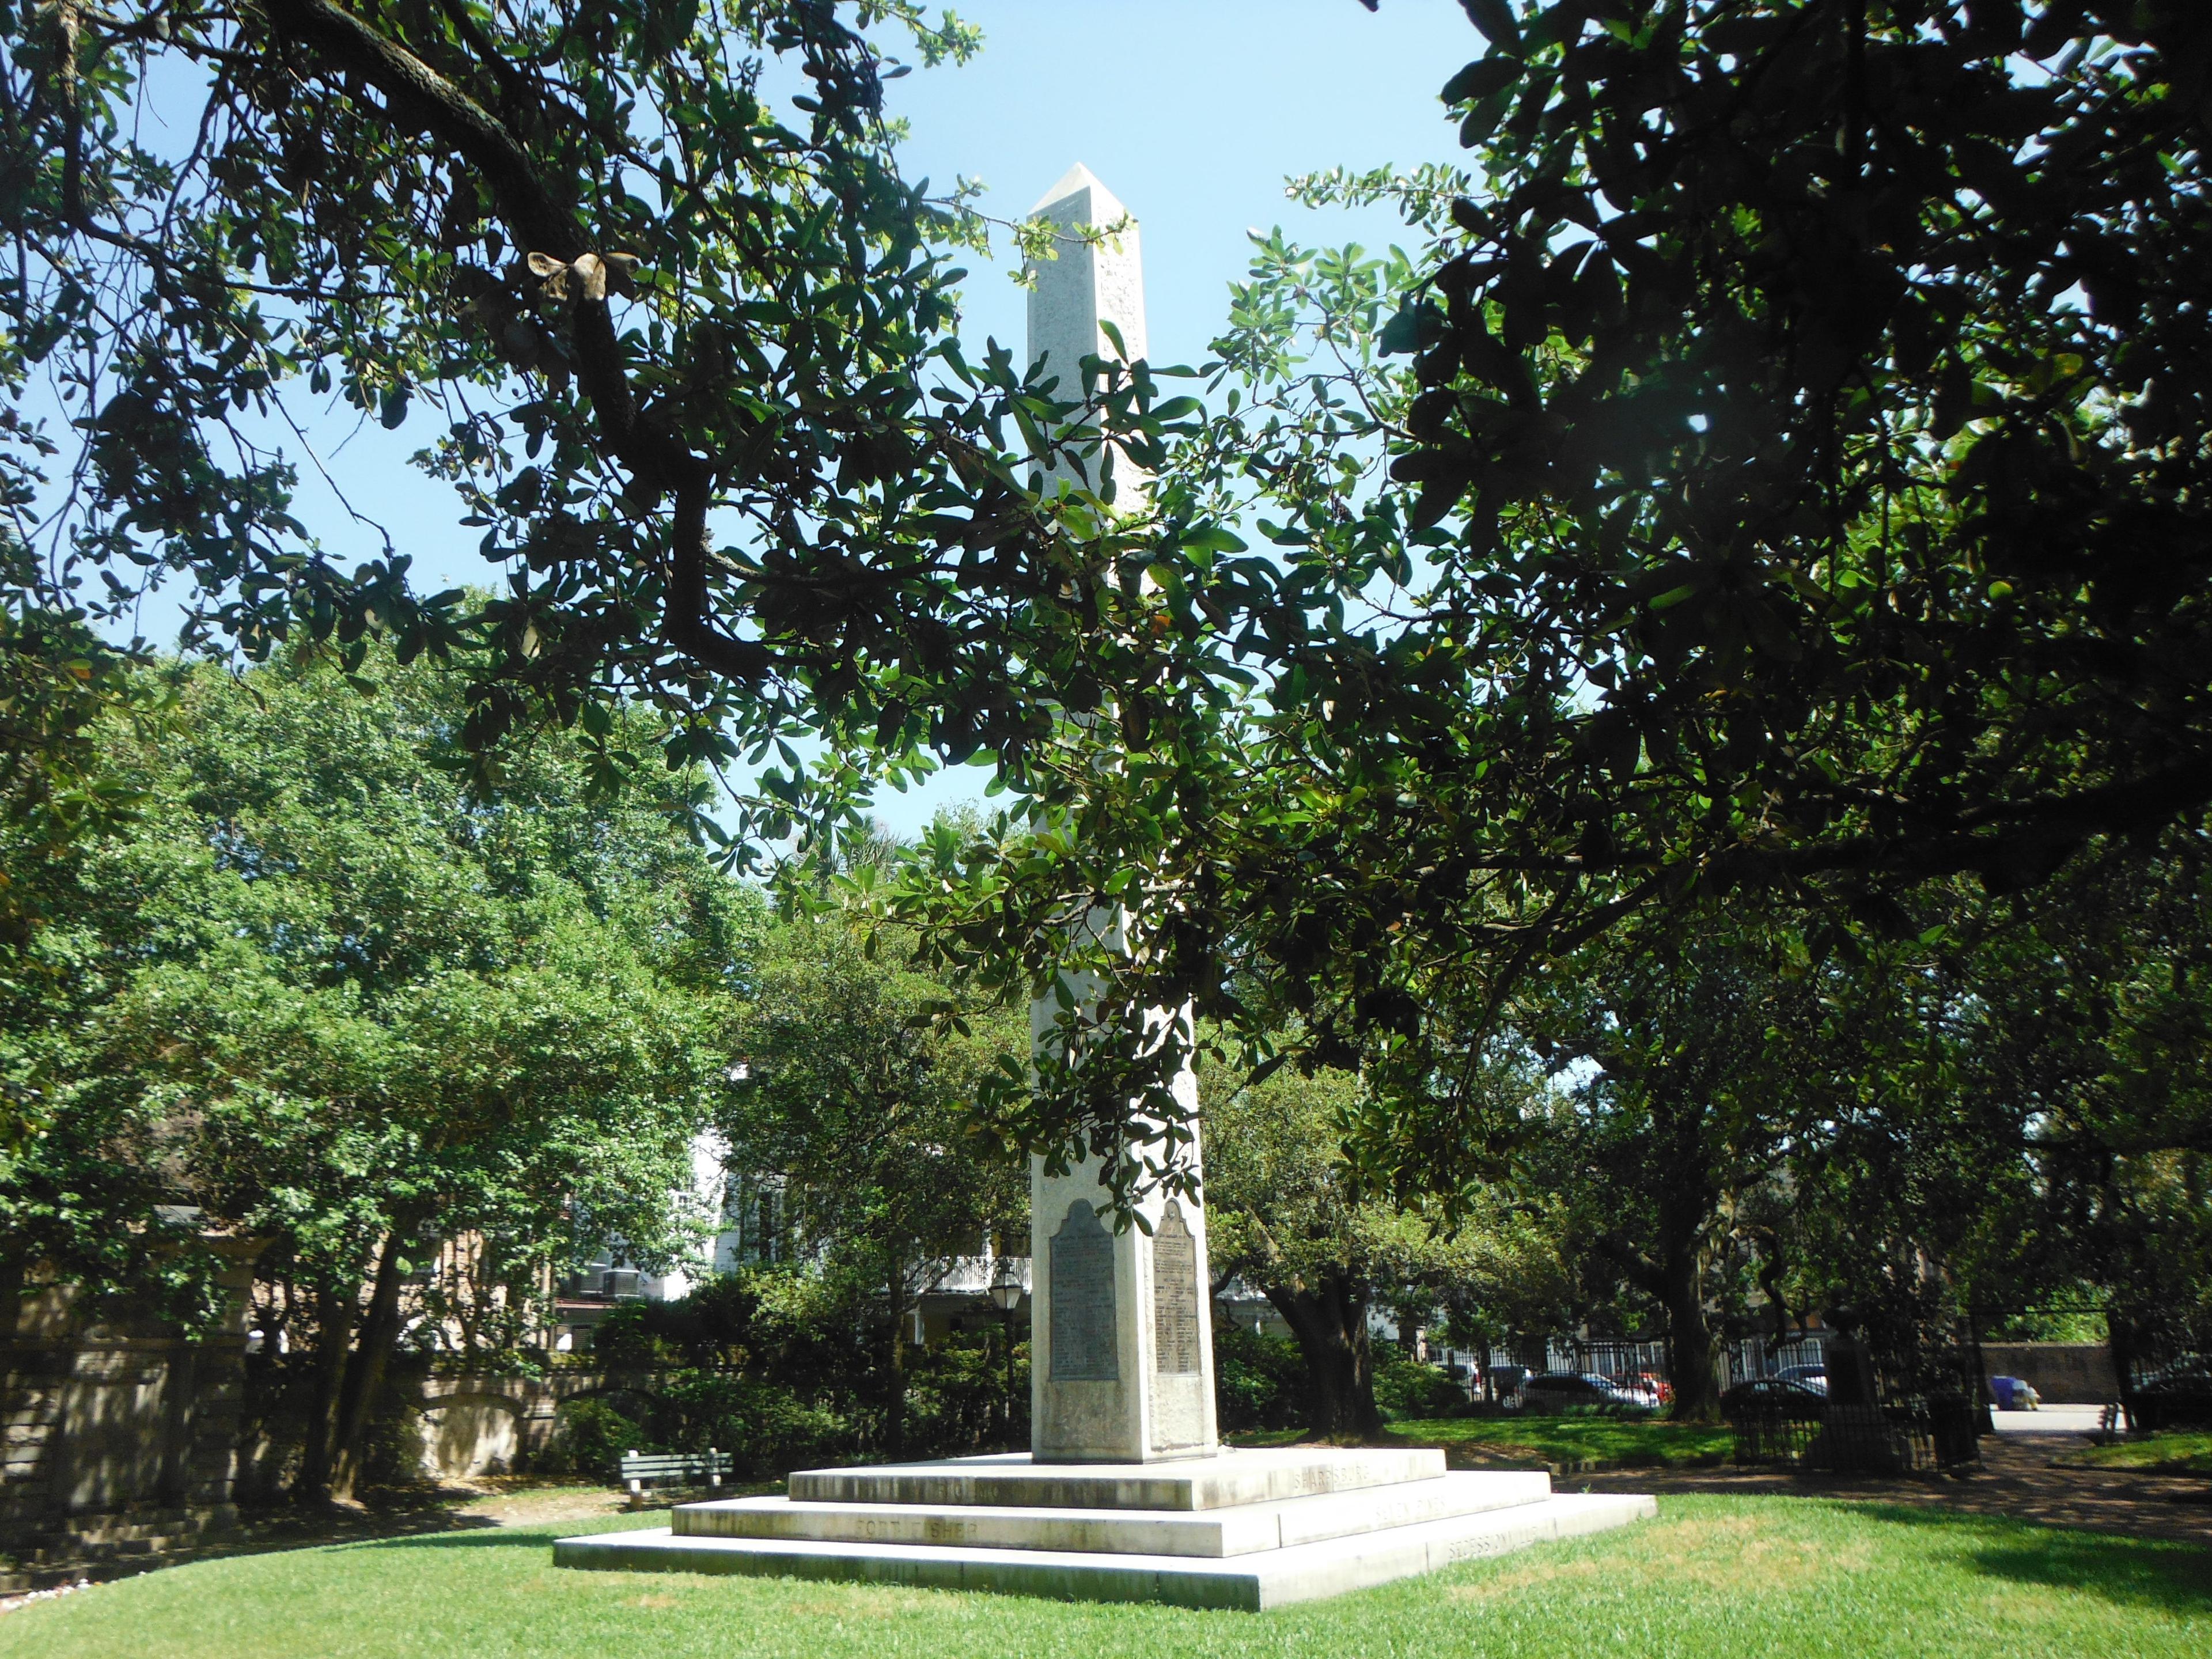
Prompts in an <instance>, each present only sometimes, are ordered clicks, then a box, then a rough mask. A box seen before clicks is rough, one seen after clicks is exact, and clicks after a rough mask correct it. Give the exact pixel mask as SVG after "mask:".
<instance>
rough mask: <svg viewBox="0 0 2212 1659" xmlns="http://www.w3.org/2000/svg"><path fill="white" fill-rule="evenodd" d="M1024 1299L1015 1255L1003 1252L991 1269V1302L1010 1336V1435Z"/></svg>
mask: <svg viewBox="0 0 2212 1659" xmlns="http://www.w3.org/2000/svg"><path fill="white" fill-rule="evenodd" d="M1021 1299H1022V1273H1021V1269H1020V1268H1019V1267H1016V1266H1015V1265H1014V1258H1013V1257H1012V1256H1010V1255H1002V1256H1000V1258H999V1264H998V1266H997V1267H994V1269H992V1272H991V1301H992V1303H993V1304H994V1305H995V1306H996V1307H997V1308H998V1310H999V1317H1000V1321H1001V1322H1003V1323H1004V1324H1005V1327H1006V1438H1007V1439H1008V1440H1009V1441H1012V1438H1013V1434H1014V1310H1015V1308H1016V1307H1018V1305H1019V1304H1020V1303H1021Z"/></svg>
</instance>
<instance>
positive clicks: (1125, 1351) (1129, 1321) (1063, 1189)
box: [1029, 164, 1220, 1463]
mask: <svg viewBox="0 0 2212 1659" xmlns="http://www.w3.org/2000/svg"><path fill="white" fill-rule="evenodd" d="M1031 213H1032V216H1034V217H1037V218H1042V219H1045V220H1048V221H1050V222H1052V223H1054V224H1055V225H1060V226H1066V227H1075V226H1082V225H1095V226H1097V227H1099V228H1107V227H1111V226H1114V225H1116V224H1121V226H1122V228H1121V230H1120V231H1119V233H1118V234H1116V235H1115V237H1114V239H1113V240H1111V241H1109V242H1104V243H1101V244H1098V245H1096V246H1093V245H1090V244H1086V243H1085V241H1083V240H1081V239H1080V238H1078V237H1062V238H1060V240H1059V242H1058V250H1059V255H1060V257H1059V258H1056V259H1048V260H1043V261H1040V262H1039V263H1038V264H1036V266H1035V268H1034V269H1035V271H1036V283H1035V286H1034V287H1032V288H1031V289H1030V301H1029V336H1030V337H1029V354H1030V361H1031V362H1035V361H1036V359H1038V358H1040V357H1042V358H1043V359H1044V362H1045V368H1046V372H1047V374H1048V375H1051V374H1058V375H1059V377H1060V387H1059V389H1058V391H1057V392H1055V393H1054V396H1055V397H1056V398H1059V399H1060V400H1061V401H1063V402H1072V401H1073V400H1074V399H1075V398H1077V396H1078V395H1079V393H1080V392H1082V391H1083V390H1084V389H1085V388H1084V387H1083V386H1081V384H1080V380H1081V372H1080V364H1081V360H1082V358H1083V357H1084V356H1086V355H1096V356H1100V357H1105V358H1111V357H1112V356H1115V350H1114V347H1113V344H1112V343H1111V342H1110V341H1109V339H1108V338H1107V337H1106V334H1105V331H1104V330H1103V329H1102V328H1101V327H1100V326H1099V325H1100V324H1101V322H1110V323H1112V324H1113V325H1114V326H1115V328H1116V329H1117V330H1118V331H1120V333H1121V341H1122V343H1123V344H1124V345H1126V346H1127V348H1128V352H1129V356H1130V357H1131V358H1132V359H1134V358H1137V357H1141V356H1144V355H1145V351H1146V342H1145V287H1144V271H1143V267H1142V265H1141V264H1140V263H1139V256H1138V243H1137V228H1136V223H1135V222H1134V221H1133V220H1127V222H1126V223H1123V221H1124V220H1126V219H1127V214H1126V210H1124V209H1123V208H1122V206H1121V203H1119V202H1118V201H1116V200H1115V198H1114V197H1113V195H1112V194H1111V193H1110V192H1109V191H1108V190H1107V189H1106V187H1105V186H1104V185H1101V184H1100V183H1099V182H1098V181H1097V179H1094V178H1092V177H1091V173H1090V171H1089V169H1087V168H1085V167H1083V166H1082V165H1080V164H1078V165H1077V166H1075V167H1072V168H1070V169H1069V171H1068V173H1067V175H1066V177H1065V178H1063V179H1061V180H1060V182H1059V183H1058V184H1057V185H1054V186H1053V188H1052V189H1051V190H1050V191H1047V192H1046V194H1045V197H1044V199H1043V200H1042V201H1041V202H1039V203H1038V204H1037V205H1036V207H1035V208H1034V209H1033V210H1031ZM1055 471H1056V473H1057V474H1058V476H1060V477H1072V476H1073V475H1072V474H1071V473H1069V472H1068V471H1066V470H1063V469H1055ZM1085 482H1087V483H1091V485H1093V486H1095V485H1096V484H1097V477H1096V474H1095V468H1094V470H1093V476H1092V477H1091V478H1089V479H1087V480H1085ZM1116 482H1117V483H1119V485H1120V486H1121V489H1120V492H1119V500H1118V501H1117V503H1116V504H1117V506H1120V507H1123V508H1125V509H1126V508H1127V507H1129V506H1131V505H1132V504H1133V501H1132V495H1133V493H1134V492H1136V491H1137V490H1139V489H1141V483H1142V481H1141V480H1139V479H1133V478H1117V481H1116ZM1088 925H1090V926H1092V927H1099V928H1102V929H1103V928H1110V929H1111V931H1112V933H1114V935H1115V936H1116V937H1117V938H1118V937H1119V936H1120V935H1121V933H1122V927H1121V921H1120V920H1119V919H1118V918H1108V917H1105V916H1103V915H1099V916H1093V917H1092V918H1091V919H1090V922H1089V924H1088ZM1141 925H1142V924H1141V919H1137V927H1138V928H1139V932H1141ZM1075 988H1076V989H1077V990H1078V993H1079V994H1078V997H1077V1005H1078V1007H1079V1009H1080V1008H1084V1007H1088V1006H1092V1003H1091V999H1090V998H1089V996H1088V995H1087V994H1085V993H1086V992H1087V991H1088V990H1089V988H1090V987H1080V986H1079V987H1075ZM1058 1012H1059V1005H1058V1003H1057V1002H1055V1001H1052V1000H1046V1001H1042V1002H1040V1003H1038V1004H1037V1005H1036V1007H1034V1008H1033V1009H1032V1010H1031V1014H1030V1023H1031V1027H1032V1031H1033V1035H1034V1036H1035V1037H1036V1040H1037V1041H1039V1042H1042V1041H1043V1040H1044V1038H1045V1037H1046V1036H1047V1034H1048V1033H1049V1032H1050V1031H1051V1030H1052V1026H1053V1022H1054V1018H1055V1017H1056V1015H1057V1014H1058ZM1158 1017H1159V1016H1157V1015H1156V1016H1155V1018H1158ZM1174 1088H1175V1093H1176V1098H1177V1099H1178V1100H1179V1101H1181V1102H1182V1104H1183V1106H1184V1107H1185V1108H1186V1109H1187V1110H1188V1111H1189V1112H1190V1113H1192V1114H1195V1113H1196V1112H1197V1109H1198V1079H1197V1078H1196V1077H1195V1076H1194V1074H1193V1073H1192V1072H1191V1070H1190V1068H1189V1066H1188V1064H1186V1065H1185V1066H1184V1067H1183V1070H1182V1073H1181V1074H1180V1075H1179V1076H1178V1077H1177V1078H1176V1080H1175V1085H1174ZM1189 1155H1190V1160H1191V1165H1192V1168H1193V1170H1194V1171H1195V1170H1196V1167H1197V1158H1198V1143H1197V1138H1196V1129H1195V1122H1194V1124H1193V1136H1192V1141H1191V1146H1190V1154H1189ZM1101 1170H1102V1165H1101V1164H1100V1163H1099V1161H1098V1160H1097V1159H1096V1158H1087V1159H1085V1161H1084V1162H1082V1163H1080V1164H1076V1165H1075V1166H1073V1168H1071V1169H1070V1170H1068V1172H1067V1173H1066V1175H1064V1176H1052V1175H1048V1174H1047V1173H1046V1172H1045V1167H1044V1160H1043V1159H1042V1158H1036V1159H1034V1160H1032V1162H1031V1164H1030V1252H1031V1275H1030V1310H1031V1324H1030V1403H1031V1407H1032V1415H1031V1421H1032V1423H1033V1425H1034V1428H1033V1430H1032V1435H1031V1440H1030V1447H1031V1450H1032V1452H1033V1453H1034V1455H1035V1456H1036V1460H1037V1461H1038V1462H1111V1463H1146V1462H1155V1461H1158V1460H1160V1459H1164V1458H1180V1457H1210V1456H1212V1455H1214V1454H1215V1453H1217V1452H1218V1450H1219V1449H1220V1447H1219V1443H1218V1439H1217V1437H1216V1435H1215V1431H1214V1413H1213V1321H1212V1302H1213V1298H1212V1294H1211V1289H1212V1282H1211V1280H1210V1279H1209V1278H1208V1272H1209V1269H1208V1267H1207V1263H1206V1215H1205V1212H1204V1211H1203V1210H1202V1209H1200V1207H1199V1206H1197V1205H1195V1204H1194V1203H1192V1202H1190V1201H1189V1200H1176V1199H1170V1198H1164V1197H1162V1196H1161V1195H1159V1194H1153V1195H1152V1196H1151V1197H1149V1198H1147V1199H1146V1200H1143V1201H1142V1203H1141V1204H1140V1205H1139V1209H1140V1211H1141V1212H1142V1214H1143V1216H1144V1218H1145V1220H1146V1223H1147V1224H1148V1225H1149V1227H1150V1230H1151V1231H1150V1232H1149V1233H1147V1232H1146V1231H1145V1230H1144V1229H1143V1228H1139V1227H1136V1226H1133V1225H1127V1224H1126V1223H1125V1224H1124V1225H1121V1227H1120V1228H1118V1229H1117V1228H1116V1226H1115V1212H1114V1206H1113V1196H1112V1194H1110V1193H1109V1191H1108V1190H1107V1188H1106V1187H1105V1185H1104V1184H1103V1182H1102V1181H1101V1179H1100V1175H1101Z"/></svg>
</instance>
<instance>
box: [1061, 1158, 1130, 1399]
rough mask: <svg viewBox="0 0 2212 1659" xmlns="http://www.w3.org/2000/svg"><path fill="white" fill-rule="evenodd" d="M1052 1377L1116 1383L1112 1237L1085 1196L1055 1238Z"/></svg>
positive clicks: (1071, 1207)
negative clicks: (1100, 1223) (1085, 1199)
mask: <svg viewBox="0 0 2212 1659" xmlns="http://www.w3.org/2000/svg"><path fill="white" fill-rule="evenodd" d="M1048 1295H1049V1296H1050V1297H1051V1298H1052V1380H1053V1381H1054V1382H1055V1383H1115V1382H1119V1381H1120V1380H1121V1358H1120V1355H1119V1353H1118V1352H1117V1349H1118V1346H1119V1345H1118V1344H1117V1343H1116V1341H1115V1329H1114V1236H1113V1234H1111V1233H1109V1232H1108V1231H1106V1229H1105V1228H1104V1227H1103V1226H1101V1225H1099V1221H1098V1216H1097V1212H1095V1211H1093V1210H1092V1209H1091V1206H1090V1205H1089V1204H1088V1203H1086V1202H1085V1201H1084V1200H1082V1199H1077V1200H1075V1202H1074V1203H1073V1204H1071V1205H1069V1206H1067V1218H1066V1220H1065V1221H1063V1222H1062V1223H1061V1224H1060V1231H1058V1232H1056V1233H1054V1235H1053V1236H1052V1278H1051V1281H1050V1287H1049V1290H1048Z"/></svg>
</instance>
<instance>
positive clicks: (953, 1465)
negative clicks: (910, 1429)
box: [787, 1446, 1444, 1510]
mask: <svg viewBox="0 0 2212 1659" xmlns="http://www.w3.org/2000/svg"><path fill="white" fill-rule="evenodd" d="M1443 1473H1444V1455H1443V1452H1441V1451H1439V1450H1437V1449H1434V1448H1432V1447H1395V1446H1394V1447H1347V1448H1338V1447H1333V1446H1284V1447H1277V1448H1269V1449H1250V1450H1235V1451H1224V1452H1222V1453H1221V1454H1220V1455H1218V1456H1214V1457H1194V1458H1190V1459H1188V1460H1186V1461H1184V1462H1163V1463H1035V1462H1031V1460H1030V1455H1029V1454H1028V1453H1026V1452H1007V1453H1002V1454H1000V1455H995V1456H987V1457H955V1458H947V1459H945V1460H944V1461H942V1462H933V1463H884V1464H878V1465H875V1466H873V1467H871V1468H842V1469H801V1470H799V1471H798V1472H797V1473H796V1474H793V1476H792V1477H791V1480H790V1482H789V1486H788V1488H787V1490H788V1491H789V1492H790V1494H791V1496H792V1498H793V1499H794V1500H795V1501H798V1502H801V1503H810V1504H927V1505H944V1504H963V1505H965V1504H980V1505H982V1506H985V1507H987V1508H994V1509H1050V1510H1221V1509H1231V1508H1234V1507H1236V1506H1237V1505H1239V1504H1272V1503H1279V1502H1281V1501H1282V1500H1284V1499H1285V1498H1312V1497H1316V1496H1318V1495H1319V1494H1321V1493H1323V1492H1354V1491H1358V1490H1359V1489H1360V1488H1362V1487H1366V1486H1401V1485H1403V1484H1404V1483H1405V1482H1407V1481H1409V1480H1441V1479H1443Z"/></svg>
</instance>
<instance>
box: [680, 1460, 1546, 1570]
mask: <svg viewBox="0 0 2212 1659" xmlns="http://www.w3.org/2000/svg"><path fill="white" fill-rule="evenodd" d="M1551 1495H1552V1481H1551V1477H1550V1476H1549V1475H1547V1474H1544V1473H1543V1472H1542V1471H1541V1470H1538V1471H1534V1472H1533V1473H1527V1474H1523V1473H1519V1472H1505V1471H1500V1472H1497V1473H1490V1474H1447V1475H1445V1476H1443V1478H1442V1479H1441V1480H1413V1481H1407V1482H1402V1483H1401V1484H1400V1485H1397V1486H1364V1487H1360V1488H1358V1489H1356V1490H1354V1491H1350V1492H1322V1493H1320V1494H1318V1495H1316V1496H1315V1497H1311V1498H1284V1499H1280V1500H1279V1501H1276V1502H1273V1503H1265V1504H1237V1505H1235V1506H1233V1507H1231V1508H1227V1509H1204V1510H1121V1509H1037V1508H1000V1507H994V1506H990V1505H985V1504H815V1503H808V1502H805V1501H802V1500H799V1499H796V1498H725V1499H721V1500H719V1501H716V1502H711V1503H704V1504H679V1505H678V1507H677V1509H676V1510H675V1512H674V1514H673V1515H672V1516H671V1530H672V1531H673V1532H674V1534H675V1535H676V1536H678V1537H679V1538H796V1539H811V1540H813V1541H817V1542H820V1543H841V1544H937V1545H945V1546H948V1547H972V1548H980V1549H1015V1550H1072V1551H1075V1552H1078V1553H1087V1554H1103V1555H1185V1556H1205V1557H1213V1558H1217V1559H1222V1558H1227V1557H1229V1556H1235V1555H1249V1554H1251V1553H1254V1552H1255V1551H1259V1550H1278V1549H1284V1548H1289V1547H1295V1546H1297V1545H1300V1544H1312V1543H1318V1542H1320V1541H1322V1540H1323V1539H1329V1538H1345V1537H1349V1536H1351V1535H1352V1534H1356V1533H1366V1532H1382V1531H1385V1530H1387V1529H1389V1528H1393V1527H1407V1526H1416V1525H1419V1524H1420V1523H1422V1522H1429V1521H1444V1520H1449V1519H1451V1518H1452V1517H1454V1516H1462V1515H1477V1514H1480V1513H1482V1512H1484V1511H1486V1510H1501V1509H1511V1508H1514V1507H1516V1506H1517V1505H1520V1504H1541V1503H1542V1502H1543V1501H1544V1500H1545V1499H1546V1498H1549V1497H1550V1496H1551Z"/></svg>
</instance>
